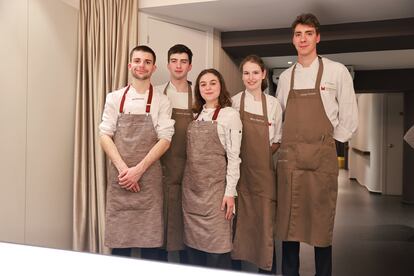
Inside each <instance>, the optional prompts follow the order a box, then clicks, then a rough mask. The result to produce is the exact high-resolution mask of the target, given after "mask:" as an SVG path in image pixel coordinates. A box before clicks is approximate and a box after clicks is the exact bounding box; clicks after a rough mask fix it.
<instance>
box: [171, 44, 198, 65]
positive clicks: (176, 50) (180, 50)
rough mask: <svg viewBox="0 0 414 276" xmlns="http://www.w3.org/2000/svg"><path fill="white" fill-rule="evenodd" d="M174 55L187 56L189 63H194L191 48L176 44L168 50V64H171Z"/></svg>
mask: <svg viewBox="0 0 414 276" xmlns="http://www.w3.org/2000/svg"><path fill="white" fill-rule="evenodd" d="M172 54H187V56H188V62H189V63H190V64H191V62H192V61H193V52H191V50H190V48H188V47H187V46H185V45H184V44H175V45H174V46H172V47H171V48H170V49H169V50H168V60H167V62H170V57H171V55H172Z"/></svg>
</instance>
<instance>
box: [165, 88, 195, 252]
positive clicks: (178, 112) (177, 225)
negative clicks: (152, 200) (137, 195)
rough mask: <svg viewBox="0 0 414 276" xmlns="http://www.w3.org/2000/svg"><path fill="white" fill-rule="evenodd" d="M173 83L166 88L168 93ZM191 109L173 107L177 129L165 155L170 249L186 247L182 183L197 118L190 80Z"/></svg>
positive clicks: (167, 235) (166, 240) (168, 243)
mask: <svg viewBox="0 0 414 276" xmlns="http://www.w3.org/2000/svg"><path fill="white" fill-rule="evenodd" d="M168 85H169V83H168V84H167V85H166V87H165V89H164V94H165V95H166V94H167V88H168ZM187 94H188V109H178V108H173V110H172V119H174V120H175V125H174V128H175V132H174V136H173V138H172V141H171V145H170V148H169V149H168V151H167V152H166V153H165V154H164V155H163V157H162V158H161V163H162V165H163V182H164V223H165V239H164V243H165V248H166V249H167V250H168V251H174V250H182V249H184V248H185V247H184V243H183V231H184V230H183V227H184V226H183V209H182V204H181V202H182V201H181V193H182V192H181V183H182V180H183V174H184V168H185V161H186V144H187V127H188V125H189V124H190V123H191V122H192V121H193V112H192V110H191V107H192V103H193V100H192V91H191V84H190V83H188V93H187Z"/></svg>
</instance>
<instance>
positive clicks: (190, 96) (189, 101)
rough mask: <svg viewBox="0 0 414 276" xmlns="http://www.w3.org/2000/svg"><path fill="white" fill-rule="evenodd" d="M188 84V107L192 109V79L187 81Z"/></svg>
mask: <svg viewBox="0 0 414 276" xmlns="http://www.w3.org/2000/svg"><path fill="white" fill-rule="evenodd" d="M187 84H188V90H187V93H188V109H189V110H191V109H192V108H193V89H191V81H187Z"/></svg>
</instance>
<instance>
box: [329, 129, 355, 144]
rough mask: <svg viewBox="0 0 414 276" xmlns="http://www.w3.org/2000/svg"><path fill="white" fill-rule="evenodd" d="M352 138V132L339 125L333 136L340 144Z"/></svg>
mask: <svg viewBox="0 0 414 276" xmlns="http://www.w3.org/2000/svg"><path fill="white" fill-rule="evenodd" d="M351 137H352V132H351V131H348V130H347V129H345V128H343V127H341V126H340V125H338V126H337V127H336V128H335V130H334V134H333V138H334V139H335V140H337V141H339V142H342V143H345V142H347V141H348V140H349V139H351Z"/></svg>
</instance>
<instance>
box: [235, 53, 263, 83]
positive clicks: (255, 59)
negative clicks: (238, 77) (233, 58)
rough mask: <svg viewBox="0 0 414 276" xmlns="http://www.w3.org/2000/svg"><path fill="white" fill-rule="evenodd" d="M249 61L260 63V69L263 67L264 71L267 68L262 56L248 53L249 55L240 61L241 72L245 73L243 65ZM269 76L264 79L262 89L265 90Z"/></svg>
mask: <svg viewBox="0 0 414 276" xmlns="http://www.w3.org/2000/svg"><path fill="white" fill-rule="evenodd" d="M247 62H251V63H255V64H257V65H259V67H260V69H262V72H264V71H265V70H266V66H265V64H264V62H263V60H262V58H261V57H259V56H258V55H248V56H247V57H245V58H244V59H243V60H242V61H241V62H240V66H239V70H240V72H241V73H242V74H243V66H244V65H245V64H246V63H247ZM267 86H268V85H267V76H266V78H265V79H264V80H262V84H261V89H262V91H263V90H265V89H266V88H267Z"/></svg>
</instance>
